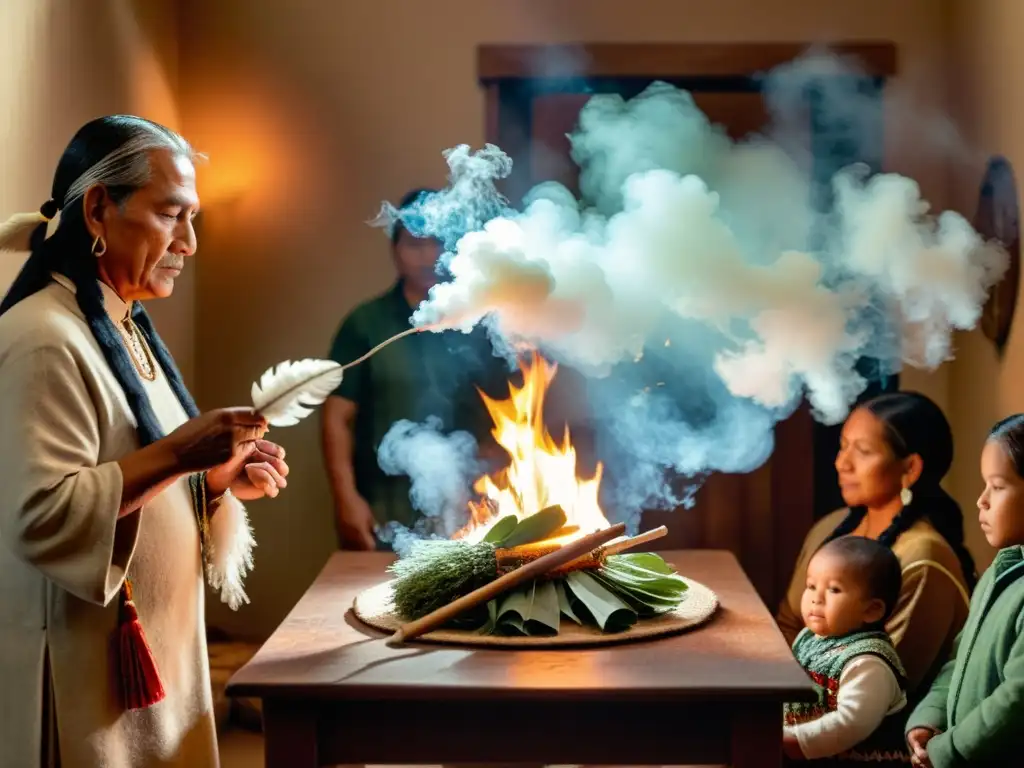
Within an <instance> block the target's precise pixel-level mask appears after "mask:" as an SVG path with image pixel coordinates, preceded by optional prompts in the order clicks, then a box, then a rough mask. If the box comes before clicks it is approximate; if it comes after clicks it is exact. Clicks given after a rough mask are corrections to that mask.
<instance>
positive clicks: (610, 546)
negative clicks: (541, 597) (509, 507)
mask: <svg viewBox="0 0 1024 768" xmlns="http://www.w3.org/2000/svg"><path fill="white" fill-rule="evenodd" d="M666 533H668V528H666V527H665V526H664V525H662V526H659V527H658V528H652V529H651V530H649V531H647V532H646V533H641V534H640V535H639V536H631V537H623V538H620V539H615V540H613V541H610V542H608V543H607V544H605V545H604V546H603V547H598V548H597V549H595V550H594V551H592V552H588V553H587V554H585V555H583V557H577V558H576V559H575V560H573V561H571V562H568V563H566V564H565V565H563V566H562V567H561V568H558V569H556V573H558V574H566V573H569V571H577V570H582V569H585V568H598V567H600V566H601V565H602V564H603V563H604V560H605V558H606V557H609V556H610V555H617V554H619V553H620V552H625V551H626V550H627V549H632V548H633V547H639V546H640V545H641V544H646V543H647V542H649V541H654V540H655V539H660V538H661V537H662V536H664V535H665V534H666ZM499 562H500V561H499Z"/></svg>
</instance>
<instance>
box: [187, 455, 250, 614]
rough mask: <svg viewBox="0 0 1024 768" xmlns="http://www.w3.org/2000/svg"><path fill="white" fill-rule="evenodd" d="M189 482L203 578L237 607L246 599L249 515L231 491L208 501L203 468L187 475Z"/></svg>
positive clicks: (229, 604) (223, 598)
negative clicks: (197, 531) (204, 572)
mask: <svg viewBox="0 0 1024 768" xmlns="http://www.w3.org/2000/svg"><path fill="white" fill-rule="evenodd" d="M189 484H190V486H191V490H192V504H193V506H194V507H195V511H196V520H197V521H198V524H199V532H200V538H201V541H202V546H203V564H204V567H205V569H206V581H207V583H208V584H209V585H210V587H211V588H212V589H215V590H218V591H219V592H220V599H221V601H223V602H225V603H227V605H228V606H229V607H230V608H231V610H233V611H237V610H238V608H239V607H240V606H241V605H242V603H248V602H249V597H248V595H246V594H245V588H244V584H243V582H244V580H245V576H246V575H247V574H248V573H249V571H251V570H252V550H253V547H255V546H256V541H255V539H254V538H253V534H252V527H251V526H250V525H249V516H248V514H247V513H246V511H245V507H244V506H243V505H242V502H241V501H239V500H238V499H237V498H236V497H235V496H233V495H232V494H231V491H228V492H227V493H225V494H224V495H223V496H222V497H220V499H218V500H217V501H215V502H212V503H209V504H208V502H207V497H206V473H205V472H201V473H199V474H197V475H193V476H192V477H190V478H189Z"/></svg>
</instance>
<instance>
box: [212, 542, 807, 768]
mask: <svg viewBox="0 0 1024 768" xmlns="http://www.w3.org/2000/svg"><path fill="white" fill-rule="evenodd" d="M660 554H661V555H662V556H663V557H665V559H666V560H668V561H669V562H671V563H673V564H674V565H675V566H676V568H677V569H678V570H679V572H680V573H681V574H682V575H684V576H689V577H691V578H693V579H695V580H697V581H700V582H701V583H703V584H706V585H707V586H708V587H710V588H711V589H713V590H714V591H715V592H716V593H717V594H718V596H719V600H720V601H721V606H720V608H719V610H718V613H717V614H716V616H715V618H714V619H712V620H711V622H709V623H708V624H706V625H705V626H703V627H701V628H698V629H695V630H692V631H690V632H687V633H684V634H680V635H675V636H669V637H664V638H659V639H654V640H649V641H643V642H636V643H627V644H620V645H609V646H600V647H595V648H590V649H561V650H522V651H512V650H503V649H487V650H485V649H479V648H478V649H473V648H468V647H467V648H461V647H455V646H442V645H436V644H429V643H414V644H410V645H409V646H408V647H405V648H397V649H396V648H389V647H387V646H386V645H385V644H384V642H383V639H382V638H383V637H384V635H383V634H382V633H380V632H378V631H376V630H373V629H370V628H368V627H366V626H365V625H363V624H362V623H361V622H360V621H359V620H358V619H357V618H356V617H355V616H354V615H353V613H352V610H351V608H352V600H353V598H354V597H355V595H357V594H358V593H359V592H361V591H362V590H364V589H366V588H368V587H371V586H373V585H374V584H377V583H379V582H380V581H381V580H382V579H383V578H384V577H385V573H384V568H385V566H386V565H387V563H388V562H390V560H391V557H392V556H391V555H390V554H383V553H352V552H342V553H338V554H335V555H334V556H332V557H331V559H330V560H329V561H328V563H327V565H326V566H325V567H324V569H323V571H322V572H321V573H320V575H319V576H318V577H317V579H316V581H315V582H314V583H313V585H312V586H311V587H310V588H309V591H307V592H306V594H305V595H304V596H303V597H302V599H301V600H300V601H299V603H298V604H297V605H296V606H295V608H294V609H293V610H292V612H291V613H290V614H289V615H288V617H287V618H286V619H285V620H284V622H283V623H282V624H281V626H280V627H278V629H277V631H276V632H274V634H273V636H272V637H271V638H270V640H268V641H267V643H266V644H265V645H264V646H263V647H262V648H261V649H260V650H259V652H258V653H257V654H256V655H255V656H254V657H253V659H252V660H251V661H250V662H249V663H248V664H246V665H245V666H244V667H242V668H241V669H240V670H239V671H238V672H237V673H236V674H235V676H234V677H233V678H232V679H231V681H230V682H229V683H228V686H227V693H228V695H230V696H249V697H258V698H260V699H262V702H263V723H264V733H265V737H266V765H267V766H268V767H269V768H284V766H288V768H313V766H322V765H335V764H340V763H349V764H351V763H356V764H359V763H363V764H365V763H387V764H396V763H399V764H400V763H406V764H408V763H435V764H436V763H470V762H473V763H486V762H491V763H504V764H506V765H507V764H510V763H533V764H540V763H547V764H552V763H555V764H566V763H588V764H594V763H598V764H608V765H615V764H618V765H623V764H633V765H639V764H652V765H669V764H675V765H679V764H680V763H731V765H733V766H735V768H754V767H755V766H756V767H757V768H762V767H766V766H778V765H779V764H780V762H781V743H782V712H781V705H782V702H784V701H798V700H808V699H811V698H812V696H813V691H812V688H811V684H810V681H809V680H808V678H807V676H806V675H805V674H804V673H803V671H802V670H801V669H800V667H799V666H798V665H797V663H796V662H795V661H794V660H793V657H792V655H791V654H790V652H789V648H788V647H787V645H786V642H785V641H784V639H783V637H782V635H781V634H780V633H779V631H778V629H777V628H776V626H775V624H774V622H773V621H772V617H771V615H770V614H769V612H768V611H767V610H766V608H765V606H764V604H763V603H762V602H761V600H760V599H759V598H758V596H757V593H756V592H755V591H754V589H753V587H752V586H751V584H750V582H749V580H748V579H747V577H746V576H745V575H744V573H743V571H742V569H741V568H740V566H739V563H737V562H736V559H735V558H734V557H733V555H732V554H731V553H728V552H720V551H711V550H693V551H673V552H662V553H660Z"/></svg>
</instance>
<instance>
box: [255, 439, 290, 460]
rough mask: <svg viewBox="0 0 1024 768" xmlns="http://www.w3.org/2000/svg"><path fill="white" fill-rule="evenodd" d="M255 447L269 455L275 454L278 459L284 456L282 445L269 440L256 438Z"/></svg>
mask: <svg viewBox="0 0 1024 768" xmlns="http://www.w3.org/2000/svg"><path fill="white" fill-rule="evenodd" d="M256 447H257V448H259V449H260V450H261V451H263V453H268V454H270V455H271V456H276V457H277V458H279V459H283V458H284V447H283V446H280V445H278V444H277V443H272V442H270V441H269V440H257V441H256Z"/></svg>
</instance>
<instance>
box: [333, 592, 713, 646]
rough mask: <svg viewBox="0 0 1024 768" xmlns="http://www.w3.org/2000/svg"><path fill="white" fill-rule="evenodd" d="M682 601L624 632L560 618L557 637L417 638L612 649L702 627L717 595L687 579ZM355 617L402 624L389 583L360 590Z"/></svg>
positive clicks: (389, 628) (453, 633)
mask: <svg viewBox="0 0 1024 768" xmlns="http://www.w3.org/2000/svg"><path fill="white" fill-rule="evenodd" d="M686 583H687V584H688V585H689V589H687V591H686V598H685V599H684V600H683V602H682V603H680V604H679V607H678V608H676V609H675V610H674V611H672V612H671V613H666V614H663V615H661V616H657V617H655V618H653V619H640V620H639V621H637V623H636V624H634V625H633V626H632V627H630V628H629V629H627V630H625V631H623V632H602V631H601V630H600V629H598V628H597V627H595V626H593V625H589V624H585V625H583V626H580V625H579V624H576V623H575V622H574V621H570V620H568V619H566V618H564V617H563V618H562V623H561V625H560V626H559V629H558V634H557V635H550V636H540V635H481V634H478V633H476V632H473V631H470V630H461V629H436V630H434V631H433V632H428V633H427V634H425V635H422V636H420V637H418V638H416V639H417V640H422V641H424V642H431V643H445V644H455V645H474V646H484V647H490V648H555V647H561V646H580V645H612V644H615V643H627V642H632V641H635V640H646V639H649V638H654V637H660V636H662V635H671V634H676V633H679V632H685V631H686V630H689V629H693V628H695V627H698V626H700V625H701V624H703V623H704V622H706V621H707V620H708V619H710V618H711V617H712V616H713V615H714V613H715V611H716V610H717V609H718V597H717V595H715V593H714V592H712V591H711V590H710V589H708V588H707V587H705V586H704V585H703V584H701V583H699V582H696V581H692V580H690V579H686ZM352 607H353V611H354V612H355V615H356V617H357V618H358V619H359V620H360V621H362V622H363V623H364V624H368V625H369V626H371V627H373V628H374V629H379V630H381V631H383V632H389V633H393V632H395V631H396V630H397V629H398V628H399V627H400V626H401V625H402V624H403V621H402V619H401V618H400V617H399V616H398V615H397V614H396V613H395V610H394V606H393V605H392V602H391V582H390V581H385V582H383V583H382V584H378V585H377V586H375V587H371V588H370V589H368V590H366V591H364V592H361V593H360V594H359V595H357V596H356V599H355V601H354V603H353V606H352Z"/></svg>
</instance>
